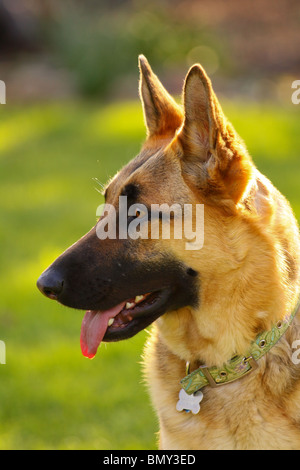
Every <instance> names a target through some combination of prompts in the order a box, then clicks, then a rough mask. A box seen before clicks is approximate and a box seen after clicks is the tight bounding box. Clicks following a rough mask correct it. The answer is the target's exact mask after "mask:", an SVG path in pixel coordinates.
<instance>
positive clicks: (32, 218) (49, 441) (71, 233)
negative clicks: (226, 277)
mask: <svg viewBox="0 0 300 470" xmlns="http://www.w3.org/2000/svg"><path fill="white" fill-rule="evenodd" d="M225 108H226V111H227V114H228V117H229V118H230V119H231V120H232V122H233V123H234V125H235V126H236V128H237V130H238V132H239V133H240V135H241V136H242V138H243V139H244V140H245V142H246V143H247V146H248V148H249V150H250V152H251V154H252V156H253V159H254V161H255V163H256V164H257V166H258V168H259V169H261V170H262V171H263V172H264V173H265V174H266V175H267V176H268V177H269V178H270V179H271V180H272V181H274V183H275V184H276V185H277V187H278V188H279V189H280V190H281V191H282V192H283V193H284V194H285V195H286V196H287V197H288V199H289V200H290V201H291V204H292V206H293V208H294V210H295V212H296V215H297V216H298V217H300V205H299V202H298V201H299V196H298V193H299V190H298V187H299V183H298V180H299V175H300V159H299V155H300V143H299V138H298V129H299V125H298V123H299V111H298V110H297V109H295V108H293V109H281V108H280V107H272V106H266V107H263V106H262V105H261V106H255V105H253V104H251V105H245V104H242V103H225ZM0 111H1V114H0V166H1V171H0V179H1V185H0V221H1V231H0V244H1V245H0V246H1V251H0V263H1V264H0V266H1V273H0V340H3V341H5V344H6V364H5V365H0V423H1V425H0V449H55V448H57V449H153V448H155V446H156V437H155V432H156V431H157V421H156V417H155V415H154V413H153V411H152V407H151V404H150V400H149V398H148V395H147V391H146V387H145V385H144V384H143V378H142V373H141V366H140V364H139V362H140V357H141V353H142V348H143V344H144V341H145V338H146V335H147V333H145V332H142V333H140V334H139V335H137V336H136V337H135V338H132V339H131V340H129V341H126V342H122V343H115V344H108V345H102V346H101V348H100V351H99V352H98V354H97V355H96V358H95V359H94V360H93V361H89V360H87V359H86V358H83V357H82V355H81V352H80V346H79V335H80V326H81V320H82V317H83V312H78V311H75V310H72V309H68V308H65V307H63V306H61V305H58V304H57V303H55V302H51V301H50V300H47V299H45V298H43V297H42V296H41V295H40V293H39V292H38V291H37V289H36V286H35V282H36V279H37V278H38V276H39V274H40V273H41V271H42V270H43V269H45V268H46V267H47V266H48V265H49V264H50V263H51V262H52V261H53V260H54V259H55V258H56V256H57V255H58V254H60V253H61V252H62V251H63V250H64V249H65V248H67V247H68V246H69V245H70V244H71V243H73V242H74V241H76V240H77V239H78V238H79V237H80V236H82V234H83V233H85V232H86V231H88V230H89V228H90V227H91V226H92V225H94V223H95V221H96V208H97V207H98V205H99V204H100V203H101V202H103V197H102V196H101V195H100V194H99V192H98V191H97V190H96V189H95V187H96V186H97V184H96V183H95V181H94V178H97V179H98V180H99V181H100V182H101V183H105V182H106V181H107V179H108V178H109V177H111V176H112V175H113V174H114V173H115V172H116V171H117V170H118V169H119V168H120V167H121V166H122V165H124V164H125V163H126V162H127V161H129V160H130V159H131V158H132V157H133V156H135V155H136V154H137V153H138V151H139V148H140V145H141V143H142V141H143V139H144V136H145V131H144V124H143V116H142V111H141V106H140V104H139V103H137V102H133V103H124V104H121V105H116V104H113V105H107V106H105V107H103V108H102V107H101V106H100V105H96V104H86V103H80V102H78V103H64V104H45V105H41V106H26V107H25V106H24V107H22V108H15V109H13V108H9V106H8V105H7V106H6V107H1V109H0Z"/></svg>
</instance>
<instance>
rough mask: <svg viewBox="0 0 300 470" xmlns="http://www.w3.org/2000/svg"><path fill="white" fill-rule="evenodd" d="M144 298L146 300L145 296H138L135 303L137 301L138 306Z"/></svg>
mask: <svg viewBox="0 0 300 470" xmlns="http://www.w3.org/2000/svg"><path fill="white" fill-rule="evenodd" d="M144 298H145V296H144V295H137V296H136V297H135V299H134V301H135V303H136V304H137V303H139V302H141V301H142V300H143V299H144Z"/></svg>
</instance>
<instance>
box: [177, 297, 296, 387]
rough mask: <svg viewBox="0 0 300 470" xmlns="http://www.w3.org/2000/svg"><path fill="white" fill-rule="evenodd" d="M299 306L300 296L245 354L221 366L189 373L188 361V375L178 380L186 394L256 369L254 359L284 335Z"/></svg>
mask: <svg viewBox="0 0 300 470" xmlns="http://www.w3.org/2000/svg"><path fill="white" fill-rule="evenodd" d="M299 308H300V298H299V301H298V303H297V306H296V308H295V310H294V311H293V313H292V314H291V315H287V316H286V317H285V318H284V319H283V320H280V321H278V322H277V323H276V325H274V326H273V327H272V329H271V330H270V331H264V332H262V333H260V334H259V335H258V336H257V337H256V340H255V341H254V342H253V343H252V344H251V348H250V349H249V351H248V354H247V355H246V356H234V357H233V358H232V359H230V361H228V362H226V363H224V364H223V366H222V367H221V368H218V367H206V366H201V367H199V368H198V369H196V370H194V371H193V372H191V373H189V363H187V368H186V369H187V374H188V375H187V376H186V377H184V378H183V379H182V380H181V382H180V384H181V386H182V388H183V389H184V390H185V392H186V393H187V394H189V395H192V394H193V393H195V392H197V391H198V390H200V389H202V388H203V387H205V386H206V385H210V386H211V387H213V388H215V387H219V386H220V385H226V384H228V383H230V382H234V381H235V380H238V379H240V378H242V377H244V376H245V375H246V374H248V373H249V372H251V371H252V370H254V369H256V368H257V362H256V361H258V360H259V359H260V358H261V357H262V356H264V355H265V354H266V353H267V352H268V351H270V349H271V348H272V347H273V346H274V345H275V344H276V343H277V341H278V340H279V339H280V338H281V337H282V336H283V335H284V333H285V332H286V330H287V329H288V327H289V326H290V324H291V323H292V321H293V319H294V317H295V315H296V313H297V312H298V310H299Z"/></svg>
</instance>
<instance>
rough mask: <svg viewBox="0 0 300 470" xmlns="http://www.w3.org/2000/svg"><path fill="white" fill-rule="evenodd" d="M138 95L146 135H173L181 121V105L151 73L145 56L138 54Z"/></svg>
mask: <svg viewBox="0 0 300 470" xmlns="http://www.w3.org/2000/svg"><path fill="white" fill-rule="evenodd" d="M139 68H140V97H141V101H142V105H143V111H144V118H145V123H146V127H147V134H148V137H151V136H165V135H170V134H171V135H174V133H175V131H176V129H178V128H179V127H180V126H181V124H182V121H183V112H182V110H181V107H180V106H179V105H178V104H177V103H176V102H175V100H174V99H173V98H172V97H171V96H170V95H169V93H168V92H167V90H166V89H165V88H164V86H163V85H162V84H161V82H160V80H159V79H158V78H157V76H156V75H155V74H154V73H153V71H152V69H151V67H150V65H149V63H148V61H147V59H146V57H144V56H143V55H140V56H139Z"/></svg>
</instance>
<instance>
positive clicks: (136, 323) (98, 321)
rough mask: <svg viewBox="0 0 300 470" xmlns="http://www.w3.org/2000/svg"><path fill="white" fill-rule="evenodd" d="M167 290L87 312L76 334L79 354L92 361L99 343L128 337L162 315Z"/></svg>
mask: <svg viewBox="0 0 300 470" xmlns="http://www.w3.org/2000/svg"><path fill="white" fill-rule="evenodd" d="M170 296H171V289H170V288H166V289H162V290H159V291H155V292H150V293H147V294H141V295H137V296H135V297H134V298H131V299H127V300H126V301H124V302H121V303H120V304H118V305H115V306H114V307H112V308H110V309H108V310H106V311H100V310H88V311H87V312H86V314H85V316H84V318H83V321H82V326H81V335H80V345H81V351H82V354H83V355H84V356H86V357H88V358H90V359H92V358H93V357H94V356H95V355H96V353H97V350H98V347H99V345H100V343H101V342H102V341H119V340H123V339H127V338H130V337H132V336H134V335H135V334H137V333H138V332H139V331H141V330H143V329H144V328H146V327H147V326H149V325H150V324H151V323H153V322H154V321H155V320H156V319H157V318H158V317H159V316H161V315H162V314H163V313H165V311H166V308H167V304H168V300H169V298H170Z"/></svg>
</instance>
